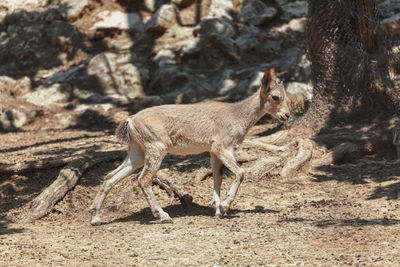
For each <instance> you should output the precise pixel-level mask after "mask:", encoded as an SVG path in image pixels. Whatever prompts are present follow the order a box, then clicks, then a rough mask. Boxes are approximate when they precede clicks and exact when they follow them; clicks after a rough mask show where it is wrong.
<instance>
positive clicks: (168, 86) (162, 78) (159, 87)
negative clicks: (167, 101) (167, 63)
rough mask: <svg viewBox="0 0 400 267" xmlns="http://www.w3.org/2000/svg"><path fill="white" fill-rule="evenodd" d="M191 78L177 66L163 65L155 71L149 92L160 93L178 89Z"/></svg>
mask: <svg viewBox="0 0 400 267" xmlns="http://www.w3.org/2000/svg"><path fill="white" fill-rule="evenodd" d="M190 80H192V78H191V77H190V75H189V74H187V73H186V72H183V71H180V70H179V69H178V68H177V67H175V66H171V67H164V68H160V69H158V70H157V71H156V73H155V74H154V76H153V78H152V82H151V84H150V86H149V88H150V93H151V94H152V95H153V94H157V95H162V94H167V93H169V92H172V91H176V90H179V89H181V88H183V87H185V85H186V84H187V83H188V82H189V81H190Z"/></svg>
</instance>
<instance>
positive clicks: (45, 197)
mask: <svg viewBox="0 0 400 267" xmlns="http://www.w3.org/2000/svg"><path fill="white" fill-rule="evenodd" d="M124 155H125V152H122V151H110V152H107V153H106V155H104V156H102V157H99V155H98V154H94V155H89V156H82V157H79V158H77V159H75V160H73V161H71V162H70V163H69V164H68V165H67V166H66V167H65V168H64V169H62V170H61V171H60V173H59V175H58V177H57V179H56V180H55V181H54V182H53V183H52V184H51V185H50V186H49V187H47V188H46V189H45V190H43V192H42V193H41V194H40V195H38V196H37V197H36V198H34V199H33V200H32V201H31V202H30V204H29V206H30V208H29V211H28V214H27V215H26V216H25V218H24V219H23V221H25V222H30V221H33V220H36V219H39V218H41V217H43V216H45V215H46V214H48V213H49V212H50V211H51V210H52V209H53V207H54V205H55V204H56V203H57V202H58V201H60V200H61V199H62V198H63V197H64V196H65V194H66V193H67V192H68V191H69V190H71V189H72V188H74V186H75V185H76V183H77V182H78V180H79V178H80V177H81V176H82V175H83V173H85V171H86V170H88V169H89V168H91V167H93V166H94V165H96V164H99V163H101V162H105V161H114V160H118V159H122V158H123V156H124Z"/></svg>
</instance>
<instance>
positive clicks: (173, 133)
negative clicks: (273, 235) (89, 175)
mask: <svg viewBox="0 0 400 267" xmlns="http://www.w3.org/2000/svg"><path fill="white" fill-rule="evenodd" d="M266 113H269V114H271V115H272V116H274V117H276V118H278V119H279V120H286V119H287V118H288V117H289V109H288V105H287V96H286V93H285V90H284V86H283V84H282V83H280V82H278V81H277V78H276V73H275V70H274V69H271V70H269V71H266V72H265V74H264V76H263V78H262V81H261V86H260V89H259V90H258V91H257V92H256V93H254V94H253V95H252V96H250V97H248V98H247V99H244V100H242V101H240V102H236V103H223V102H214V101H212V102H205V103H198V104H188V105H163V106H157V107H152V108H148V109H145V110H142V111H140V112H138V113H137V114H135V115H133V116H130V117H128V118H126V119H125V120H124V121H122V122H121V123H120V125H119V126H118V128H117V131H116V135H117V137H118V138H119V139H121V140H123V141H125V142H127V143H128V156H127V158H126V159H125V161H124V162H123V163H122V164H121V166H119V167H118V168H117V169H116V170H114V171H112V172H110V173H109V174H108V175H107V178H110V179H109V180H106V181H105V182H104V184H103V185H102V187H101V188H100V190H99V192H98V194H97V195H96V197H95V199H94V200H93V204H92V206H91V209H90V211H91V212H92V220H91V223H92V224H93V225H97V224H99V223H100V217H99V210H100V207H101V205H102V203H103V201H104V198H105V197H106V195H107V193H108V191H109V190H110V189H111V188H112V187H113V186H114V185H115V184H116V183H117V182H118V181H120V180H121V179H123V178H124V177H126V176H127V175H129V174H130V173H132V172H133V171H134V170H136V169H137V168H139V167H141V166H142V165H144V167H143V170H142V172H141V174H140V176H139V179H138V182H139V186H140V187H141V189H142V191H143V193H144V195H145V197H146V200H147V202H148V203H149V206H150V208H151V210H152V212H153V215H154V216H156V217H158V218H160V219H161V221H162V222H172V220H171V218H170V217H169V215H168V214H167V213H166V212H164V211H163V210H162V208H161V207H160V205H159V204H158V202H157V201H156V200H155V197H154V194H153V192H152V189H151V181H152V179H153V177H154V175H155V174H156V172H157V170H158V169H159V167H160V165H161V162H162V160H163V158H164V157H165V155H166V154H167V153H172V154H181V155H186V154H199V153H203V152H210V155H211V166H212V168H213V176H214V192H213V205H214V207H215V210H216V215H217V216H223V215H224V214H226V212H227V211H228V209H229V207H230V205H231V203H232V201H233V199H234V198H235V195H236V193H237V190H238V188H239V186H240V183H241V182H242V180H243V177H244V170H243V169H242V168H241V167H240V165H239V164H238V163H237V162H236V160H235V157H234V154H233V152H234V149H235V148H236V147H237V146H239V145H240V144H241V143H242V141H243V139H244V137H245V135H246V133H247V132H248V130H249V129H250V127H251V126H253V125H254V124H255V123H256V122H257V121H258V120H259V119H260V118H261V117H262V116H263V115H265V114H266ZM223 165H225V166H226V167H227V168H228V169H229V170H231V171H232V172H233V173H234V174H235V176H236V178H235V181H234V183H233V184H232V187H231V188H230V190H229V192H228V194H227V197H226V199H225V200H224V201H223V202H220V199H219V194H220V193H219V192H220V186H221V181H222V176H221V168H222V166H223Z"/></svg>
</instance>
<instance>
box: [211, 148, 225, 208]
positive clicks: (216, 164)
mask: <svg viewBox="0 0 400 267" xmlns="http://www.w3.org/2000/svg"><path fill="white" fill-rule="evenodd" d="M210 156H211V157H210V163H211V168H212V172H213V178H214V189H213V198H212V202H211V206H213V207H214V208H215V216H221V211H220V204H221V200H220V192H221V184H222V166H223V164H222V162H221V160H220V159H219V158H218V157H217V156H216V155H215V154H214V153H212V152H211V153H210Z"/></svg>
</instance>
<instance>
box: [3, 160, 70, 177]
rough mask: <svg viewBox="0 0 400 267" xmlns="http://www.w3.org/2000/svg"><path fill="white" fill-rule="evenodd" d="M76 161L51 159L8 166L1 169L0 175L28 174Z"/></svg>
mask: <svg viewBox="0 0 400 267" xmlns="http://www.w3.org/2000/svg"><path fill="white" fill-rule="evenodd" d="M75 159H76V156H75V157H67V158H61V159H49V160H42V161H39V162H28V163H25V162H22V163H17V164H15V165H11V166H7V167H4V168H2V169H0V174H10V173H26V172H33V171H37V170H42V169H51V168H57V167H62V166H64V165H66V164H68V163H70V162H72V161H73V160H75Z"/></svg>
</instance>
